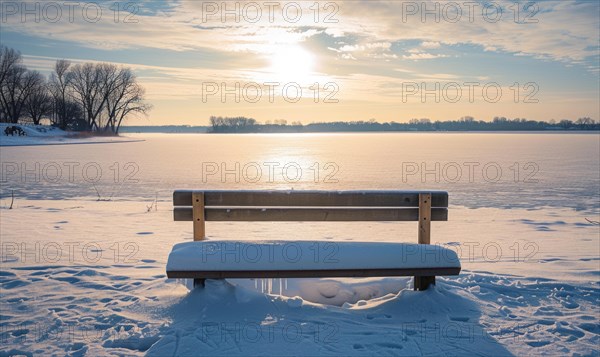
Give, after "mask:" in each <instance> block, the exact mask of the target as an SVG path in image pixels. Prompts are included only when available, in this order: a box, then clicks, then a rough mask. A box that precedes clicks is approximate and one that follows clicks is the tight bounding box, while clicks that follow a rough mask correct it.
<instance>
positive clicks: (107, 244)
mask: <svg viewBox="0 0 600 357" xmlns="http://www.w3.org/2000/svg"><path fill="white" fill-rule="evenodd" d="M134 137H135V138H136V139H145V141H141V142H132V143H123V144H120V145H75V146H70V145H54V146H21V147H3V148H1V149H0V163H1V165H0V356H7V355H43V356H45V355H71V356H82V355H88V356H104V355H116V356H122V355H127V356H129V355H150V356H173V355H189V356H198V355H204V356H212V355H239V356H248V355H303V356H304V355H310V356H314V355H336V356H337V355H361V356H365V355H399V356H402V355H409V356H413V355H430V356H437V355H445V356H471V355H485V356H501V355H518V356H520V355H536V356H537V355H551V356H556V355H558V356H564V355H574V356H598V355H600V352H599V344H600V327H599V321H600V288H599V286H598V284H599V281H600V228H599V227H598V225H595V224H594V223H592V222H594V221H600V216H599V212H600V200H599V198H600V192H599V191H598V190H599V189H600V172H599V167H600V157H599V156H598V152H599V150H600V137H599V136H598V135H597V134H596V135H594V134H585V135H584V134H529V133H528V134H501V133H500V134H452V133H446V134H443V133H437V134H427V133H420V134H369V135H366V134H348V135H346V134H339V135H337V134H331V135H325V134H324V135H227V136H221V135H184V134H179V135H159V134H154V135H146V134H144V135H135V136H134ZM1 140H4V138H2V139H1ZM40 140H41V139H40ZM423 141H425V142H435V143H436V144H437V146H435V145H432V146H425V147H423V146H422V145H421V143H422V142H423ZM475 147H476V148H477V150H473V148H475ZM440 148H443V152H442V151H440ZM267 163H269V164H273V163H274V164H277V165H279V166H278V167H280V168H281V167H285V165H288V164H292V163H293V164H297V165H299V166H300V167H301V168H302V169H303V173H304V174H303V176H302V177H301V179H300V181H298V182H296V181H290V180H286V179H285V178H282V175H281V171H278V172H276V173H275V177H274V180H273V181H270V175H267V171H266V168H267V166H266V165H267ZM315 163H316V164H318V166H315ZM331 163H333V164H334V165H333V166H331V165H329V166H327V165H328V164H331ZM455 163H457V164H458V165H459V166H460V167H462V168H463V175H462V177H459V179H458V180H457V179H456V177H455V176H453V175H452V172H450V171H448V172H446V171H444V170H442V171H441V173H440V172H438V175H435V174H431V173H428V174H427V175H426V176H422V175H420V174H414V175H410V176H409V177H408V180H405V179H404V178H405V177H404V176H405V174H406V171H405V170H404V169H405V166H406V165H407V164H408V165H409V166H410V167H411V168H414V167H415V166H414V165H417V166H420V168H421V169H422V170H424V169H427V170H428V171H427V172H431V170H432V168H435V167H436V164H438V166H439V167H440V168H443V167H452V166H454V167H455V166H456V165H455ZM467 163H468V164H469V165H475V164H477V165H479V166H472V167H475V168H476V170H475V171H474V172H473V173H472V174H471V173H469V172H468V170H467V166H466V164H467ZM206 164H209V165H211V166H210V167H213V168H214V167H215V165H216V166H217V167H219V168H223V165H225V166H226V167H225V168H226V169H227V170H229V171H228V172H231V171H232V168H235V167H236V164H239V167H245V165H247V164H252V165H254V166H257V165H258V166H260V167H262V168H263V169H264V171H263V177H262V179H261V180H260V182H254V181H252V180H249V179H248V177H247V176H244V175H240V174H238V175H237V176H236V174H235V173H234V174H231V173H229V174H228V175H227V176H226V177H225V178H223V176H222V175H221V174H220V173H215V174H211V175H209V176H208V177H206V180H203V170H205V166H206ZM423 165H424V166H423ZM486 166H487V167H490V168H492V170H490V171H488V172H487V174H484V173H485V172H484V171H482V168H484V167H486ZM315 167H318V168H320V171H319V172H318V174H319V175H318V176H317V175H316V173H315V170H314V168H315ZM332 167H333V169H332ZM494 168H500V169H502V173H503V175H501V177H499V178H498V179H494V177H491V176H494V170H493V169H494ZM331 175H333V176H331ZM490 175H491V176H490ZM317 177H318V180H315V179H316V178H317ZM327 177H330V178H331V177H333V179H335V180H333V181H332V180H329V181H325V178H327ZM237 178H239V180H235V179H237ZM317 181H318V182H317ZM180 188H181V189H185V188H206V189H225V188H227V189H249V188H251V189H326V190H333V189H364V188H369V189H391V188H393V189H425V188H426V189H439V190H447V191H449V195H450V196H449V197H450V203H451V206H450V210H449V221H448V222H432V229H433V232H432V243H433V244H436V245H441V246H443V247H445V248H447V249H452V250H453V251H455V252H456V254H457V255H458V256H459V257H460V261H461V266H462V271H461V274H460V275H459V276H456V277H439V278H438V279H437V285H436V286H435V288H433V289H431V290H429V291H426V292H414V291H412V289H411V288H412V281H411V279H410V278H403V277H400V278H365V279H337V278H336V279H287V280H279V279H265V280H248V279H246V280H245V279H232V280H229V281H226V282H222V281H221V282H219V281H208V282H207V287H206V288H205V289H203V290H194V291H191V290H189V289H188V287H186V285H185V284H188V285H189V282H181V281H175V280H170V279H167V278H166V266H167V259H168V256H169V253H170V252H171V250H172V248H173V247H174V246H175V245H176V244H179V243H183V242H189V241H191V239H192V224H191V222H174V221H173V216H172V203H171V201H170V200H171V195H172V192H173V190H174V189H180ZM13 192H14V196H15V200H14V203H13V208H12V209H8V207H9V206H10V205H11V196H12V194H13ZM154 200H156V202H154V203H153V201H154ZM207 234H208V238H209V242H211V241H212V242H217V241H219V240H224V241H230V240H238V241H246V240H248V241H249V240H260V241H265V240H266V241H276V240H283V241H306V242H309V241H321V242H324V244H323V245H318V246H317V250H315V249H311V248H314V247H315V246H314V245H313V244H308V246H309V249H308V250H309V251H306V250H307V249H304V250H305V251H306V254H311V255H312V257H314V256H315V254H318V257H322V258H326V257H328V256H329V254H331V253H332V252H335V249H331V247H332V244H333V245H334V246H335V244H337V243H338V242H350V243H351V242H404V243H406V242H411V243H414V242H416V240H417V224H416V222H399V223H376V222H339V223H285V222H279V223H265V222H251V223H246V222H243V223H217V222H208V223H207ZM328 243H329V244H328ZM300 246H305V245H302V244H301V245H300ZM239 254H242V252H239ZM245 258H247V257H245V256H244V255H240V259H245ZM399 259H402V257H399ZM184 283H185V284H184Z"/></svg>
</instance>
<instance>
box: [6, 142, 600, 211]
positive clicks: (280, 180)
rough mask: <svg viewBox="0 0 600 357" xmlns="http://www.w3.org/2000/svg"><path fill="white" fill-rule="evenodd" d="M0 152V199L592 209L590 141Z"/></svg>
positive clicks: (125, 146)
mask: <svg viewBox="0 0 600 357" xmlns="http://www.w3.org/2000/svg"><path fill="white" fill-rule="evenodd" d="M130 136H132V137H135V138H136V139H138V138H142V139H145V141H144V142H135V143H119V144H113V145H105V144H90V145H77V146H71V145H58V146H32V147H3V148H2V155H1V162H2V172H1V179H2V191H1V192H0V194H1V196H2V197H3V198H6V197H7V196H9V195H10V194H11V190H13V189H14V190H15V194H16V195H17V197H26V198H35V199H64V198H81V197H83V198H97V197H98V195H99V196H101V197H102V198H110V197H112V198H113V199H129V200H131V199H135V200H148V201H152V200H154V199H155V197H156V196H157V195H158V197H159V200H161V201H162V200H164V201H168V200H170V195H171V192H172V190H173V189H176V188H198V189H199V188H202V189H216V188H230V189H233V188H236V189H280V188H286V189H327V190H333V189H341V190H344V189H429V188H431V189H441V190H447V191H449V193H450V202H451V204H452V205H458V206H466V207H472V208H474V207H496V208H516V207H522V208H540V207H543V206H553V207H569V208H576V209H578V210H589V211H591V212H597V211H598V208H599V207H600V203H599V200H598V192H599V191H600V176H599V175H600V173H599V170H600V162H599V160H600V155H599V154H598V153H599V152H600V136H599V135H598V134H595V133H574V134H566V133H557V134H549V133H543V134H542V133H539V134H538V133H384V134H379V133H373V134H299V135H294V134H281V135H277V134H268V135H214V134H213V135H210V134H132V135H130Z"/></svg>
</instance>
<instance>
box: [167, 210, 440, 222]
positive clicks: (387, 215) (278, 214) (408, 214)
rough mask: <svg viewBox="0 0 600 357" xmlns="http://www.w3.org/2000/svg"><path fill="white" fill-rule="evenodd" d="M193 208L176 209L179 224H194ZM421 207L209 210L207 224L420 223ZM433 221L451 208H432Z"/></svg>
mask: <svg viewBox="0 0 600 357" xmlns="http://www.w3.org/2000/svg"><path fill="white" fill-rule="evenodd" d="M192 216H193V210H192V207H174V209H173V217H174V219H175V221H192V220H193V218H192ZM418 219H419V209H418V208H260V207H236V208H223V207H206V208H205V220H207V221H244V222H250V221H266V222H274V221H287V222H348V221H362V222H365V221H417V220H418ZM431 220H432V221H447V220H448V209H447V208H433V209H431Z"/></svg>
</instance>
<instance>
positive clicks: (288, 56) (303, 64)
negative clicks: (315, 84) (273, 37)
mask: <svg viewBox="0 0 600 357" xmlns="http://www.w3.org/2000/svg"><path fill="white" fill-rule="evenodd" d="M313 66H314V56H313V54H312V53H310V52H308V51H307V50H305V49H304V48H302V47H300V46H298V45H288V46H281V47H279V48H277V50H276V51H275V53H273V54H272V57H271V67H270V68H269V71H270V72H271V73H272V74H273V76H274V77H275V79H276V80H277V81H279V82H298V83H301V82H306V81H308V80H309V79H310V76H311V75H312V73H313Z"/></svg>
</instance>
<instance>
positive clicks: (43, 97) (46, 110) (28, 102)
mask: <svg viewBox="0 0 600 357" xmlns="http://www.w3.org/2000/svg"><path fill="white" fill-rule="evenodd" d="M32 76H34V77H37V78H36V79H35V80H34V84H33V85H32V87H31V89H30V90H31V93H30V94H29V95H28V96H27V98H26V99H25V105H24V108H23V109H24V111H25V114H26V115H27V116H28V117H29V118H30V119H31V120H32V121H33V124H35V125H39V124H40V121H41V120H42V118H44V117H48V116H50V115H51V114H52V110H53V103H52V96H51V94H50V91H49V89H48V84H47V83H46V79H45V78H44V77H43V76H42V75H41V74H40V73H38V72H33V73H32Z"/></svg>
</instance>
